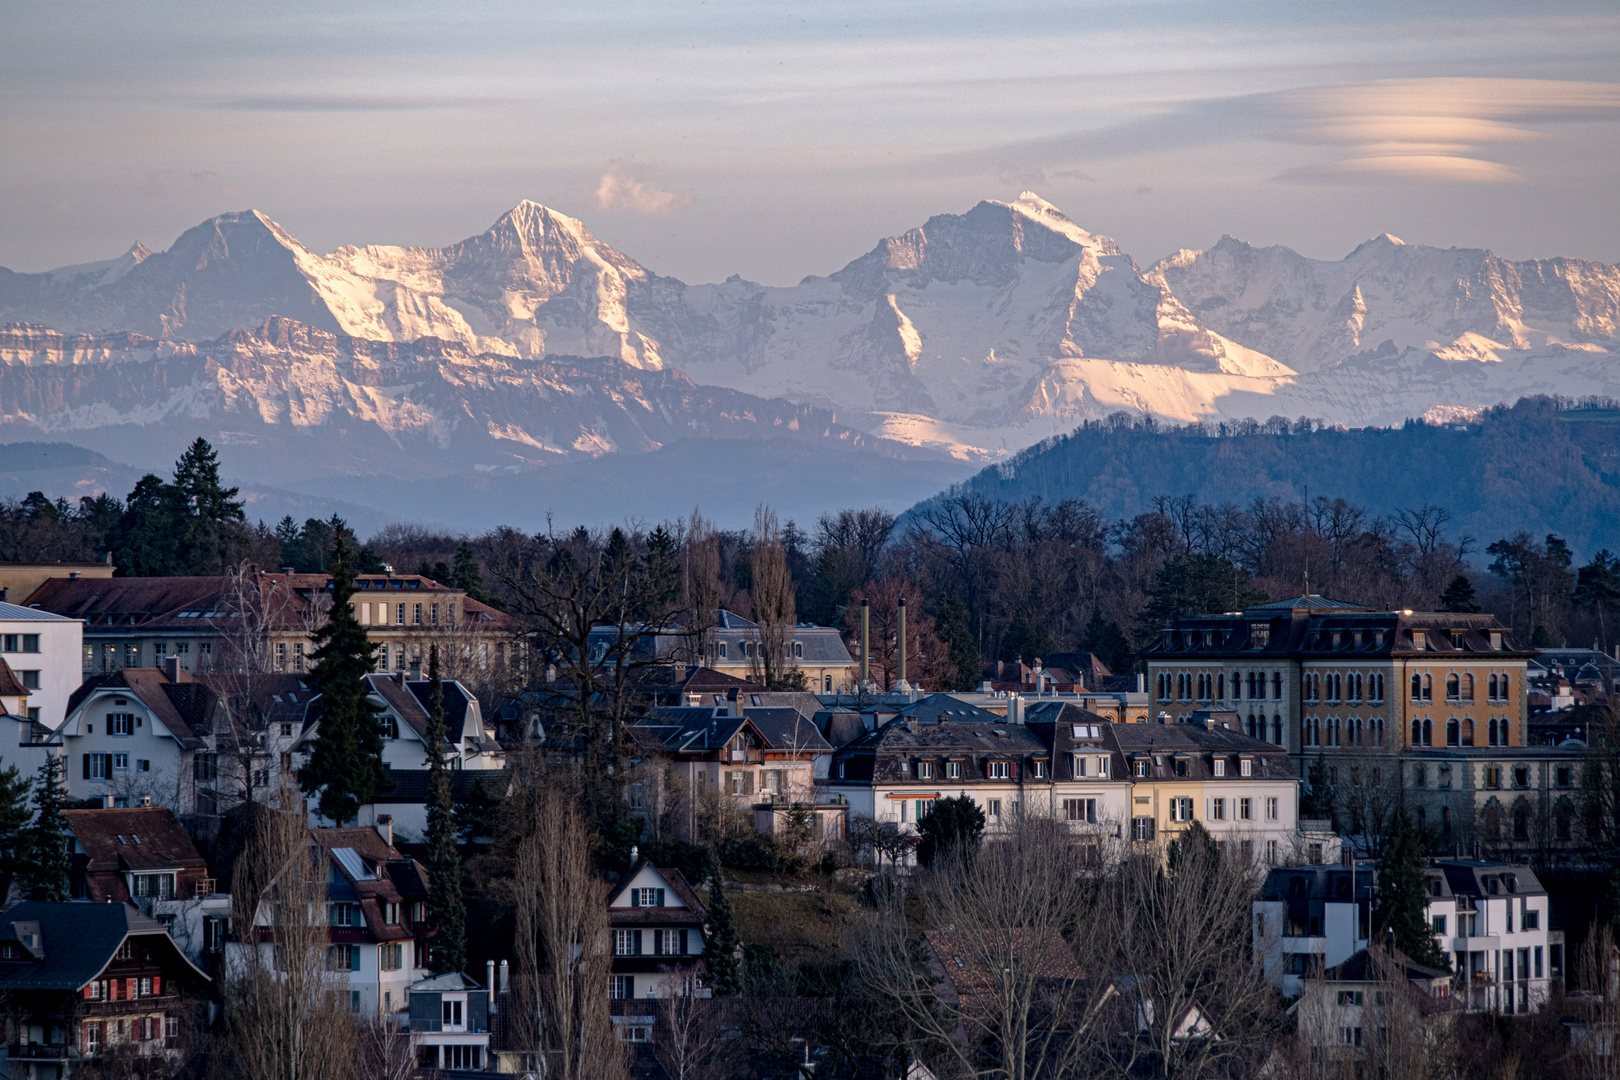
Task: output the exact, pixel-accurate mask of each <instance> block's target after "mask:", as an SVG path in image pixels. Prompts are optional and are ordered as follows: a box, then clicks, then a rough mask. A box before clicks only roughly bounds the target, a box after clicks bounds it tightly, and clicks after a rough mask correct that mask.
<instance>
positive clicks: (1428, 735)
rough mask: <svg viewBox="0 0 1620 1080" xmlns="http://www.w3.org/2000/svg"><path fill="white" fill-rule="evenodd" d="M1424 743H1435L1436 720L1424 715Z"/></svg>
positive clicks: (1431, 744)
mask: <svg viewBox="0 0 1620 1080" xmlns="http://www.w3.org/2000/svg"><path fill="white" fill-rule="evenodd" d="M1423 745H1424V746H1433V745H1434V721H1433V720H1430V719H1429V718H1428V717H1424V719H1423Z"/></svg>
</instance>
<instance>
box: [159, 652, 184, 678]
mask: <svg viewBox="0 0 1620 1080" xmlns="http://www.w3.org/2000/svg"><path fill="white" fill-rule="evenodd" d="M163 677H164V678H166V679H168V680H169V681H170V682H179V681H180V658H179V657H178V656H165V657H164V658H163Z"/></svg>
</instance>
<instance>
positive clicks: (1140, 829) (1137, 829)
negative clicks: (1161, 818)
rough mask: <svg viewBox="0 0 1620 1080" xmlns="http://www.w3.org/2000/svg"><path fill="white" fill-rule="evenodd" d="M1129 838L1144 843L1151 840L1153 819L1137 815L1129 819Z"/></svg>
mask: <svg viewBox="0 0 1620 1080" xmlns="http://www.w3.org/2000/svg"><path fill="white" fill-rule="evenodd" d="M1131 839H1132V840H1137V841H1140V842H1142V843H1144V844H1148V843H1152V842H1153V819H1152V818H1150V817H1139V818H1132V819H1131Z"/></svg>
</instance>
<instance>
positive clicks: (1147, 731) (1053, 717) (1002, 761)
mask: <svg viewBox="0 0 1620 1080" xmlns="http://www.w3.org/2000/svg"><path fill="white" fill-rule="evenodd" d="M949 715H950V714H948V713H944V712H942V713H941V714H940V716H941V719H940V720H939V721H938V722H936V723H933V724H924V723H920V722H919V721H918V720H917V719H916V718H913V717H898V718H896V719H894V720H891V721H889V722H888V723H886V724H884V725H882V726H881V727H879V728H877V729H876V730H874V731H871V732H867V733H865V734H862V735H860V736H858V737H856V738H854V739H852V740H851V741H849V742H847V743H845V744H844V745H842V746H840V747H839V748H838V749H837V750H836V751H834V753H833V756H832V762H831V768H830V770H829V773H828V776H827V779H826V780H825V781H824V782H822V784H821V795H820V799H822V800H832V799H837V800H839V801H841V802H843V803H844V804H846V805H847V806H848V807H849V812H850V814H851V816H852V817H854V816H866V817H871V818H873V819H875V820H877V821H890V822H894V823H895V824H897V825H898V826H899V827H900V828H901V829H902V831H907V832H915V831H916V823H917V820H918V817H919V815H921V814H922V813H924V812H925V811H926V809H927V805H928V802H929V801H930V800H933V799H937V798H942V797H953V796H958V795H967V796H969V797H970V798H972V799H973V800H974V801H975V802H976V803H978V804H979V806H980V807H981V808H982V809H983V810H984V813H985V818H986V824H987V829H988V831H989V832H990V833H991V834H993V833H994V832H995V830H997V829H998V828H1001V827H1005V826H1007V825H1009V824H1010V823H1011V822H1012V820H1013V817H1014V815H1016V814H1017V813H1019V812H1020V811H1023V812H1029V813H1033V814H1038V815H1040V816H1042V817H1046V818H1050V819H1052V820H1056V821H1060V822H1064V823H1066V824H1067V825H1068V826H1069V828H1070V829H1071V830H1072V831H1073V832H1075V833H1078V834H1082V835H1090V836H1092V837H1094V838H1096V839H1097V840H1118V841H1121V842H1124V841H1130V842H1134V843H1140V844H1155V843H1162V842H1165V841H1169V840H1173V839H1174V838H1175V837H1176V836H1178V835H1180V834H1181V833H1182V832H1184V831H1186V830H1187V829H1188V828H1190V827H1191V825H1192V823H1193V822H1195V821H1196V822H1199V823H1200V824H1202V825H1203V826H1204V827H1205V828H1207V829H1208V830H1209V831H1210V832H1211V833H1212V834H1213V835H1214V837H1215V839H1216V841H1217V842H1218V843H1221V844H1223V845H1224V844H1230V845H1232V846H1233V850H1234V851H1235V852H1238V853H1242V854H1244V855H1245V856H1246V857H1248V858H1250V859H1252V860H1254V861H1256V862H1269V863H1270V864H1276V863H1278V862H1283V861H1288V860H1289V859H1291V858H1292V857H1294V854H1295V852H1294V848H1295V847H1296V845H1297V837H1298V822H1297V815H1298V801H1299V780H1298V777H1297V776H1296V774H1295V773H1294V772H1293V769H1292V768H1291V766H1290V763H1289V761H1288V757H1287V755H1286V753H1285V752H1284V751H1282V750H1281V749H1280V748H1278V747H1277V746H1275V745H1272V744H1268V743H1264V742H1261V741H1259V740H1257V739H1250V738H1249V737H1248V736H1246V735H1244V734H1243V733H1242V732H1240V731H1238V730H1237V729H1236V727H1235V725H1234V723H1233V720H1232V718H1231V716H1230V714H1204V713H1200V714H1198V715H1197V716H1196V717H1191V718H1189V719H1190V722H1188V723H1184V724H1114V723H1110V722H1109V721H1107V720H1105V719H1104V718H1103V717H1101V716H1098V715H1097V714H1095V713H1091V712H1087V711H1086V710H1084V709H1081V708H1079V707H1078V706H1076V705H1073V704H1070V703H1068V702H1046V703H1043V704H1041V705H1040V706H1038V707H1032V708H1031V709H1030V710H1029V711H1028V712H1027V714H1026V721H1025V723H1023V724H1009V723H1006V722H1005V721H1000V720H999V718H996V719H991V720H986V719H984V718H982V717H976V718H974V719H971V720H967V721H955V720H951V719H950V718H949Z"/></svg>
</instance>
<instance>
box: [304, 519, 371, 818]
mask: <svg viewBox="0 0 1620 1080" xmlns="http://www.w3.org/2000/svg"><path fill="white" fill-rule="evenodd" d="M339 524H341V523H339ZM334 531H335V534H336V537H337V539H336V542H335V544H334V546H333V548H332V611H331V614H330V615H329V616H328V617H327V620H326V625H325V626H323V627H321V628H320V629H319V630H317V631H316V632H315V641H316V647H315V651H314V653H313V654H312V656H313V657H314V660H315V666H314V667H313V668H312V669H311V670H310V674H309V681H310V682H311V683H312V684H314V687H315V692H316V693H317V694H319V695H320V696H319V697H318V698H317V699H316V701H315V705H314V708H315V715H316V720H317V722H318V723H319V725H320V726H319V728H318V730H317V731H316V734H315V743H314V746H313V748H312V750H311V752H310V756H309V760H308V761H307V762H305V763H304V766H303V767H302V768H300V769H299V770H298V783H299V786H300V787H302V788H303V790H304V792H305V793H306V794H315V793H316V792H319V793H320V803H319V809H320V812H321V816H323V817H325V818H328V819H330V820H332V821H336V822H339V823H342V822H346V821H350V820H352V819H353V818H354V817H355V815H356V814H357V813H359V810H360V806H361V804H363V803H367V802H370V801H371V799H372V798H373V797H374V796H376V795H379V794H384V793H386V792H388V791H392V790H393V784H392V782H391V781H389V779H388V774H387V770H386V769H385V768H384V767H383V762H382V749H383V729H382V722H381V721H380V720H379V719H378V718H377V713H378V709H377V707H376V706H375V705H373V704H372V703H371V701H370V700H369V698H368V694H369V692H370V687H369V686H367V685H366V679H365V677H366V675H368V674H369V673H370V672H371V668H372V659H373V658H372V650H373V649H374V648H375V646H374V645H372V644H371V642H370V641H368V640H367V639H366V630H365V627H363V626H361V625H360V622H359V620H358V619H356V618H355V614H354V608H353V607H352V606H351V605H350V603H349V598H350V597H351V596H353V595H354V573H353V571H352V570H351V569H350V567H349V545H348V539H347V536H346V535H345V534H346V532H347V530H345V529H341V528H339V529H336V530H334Z"/></svg>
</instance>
